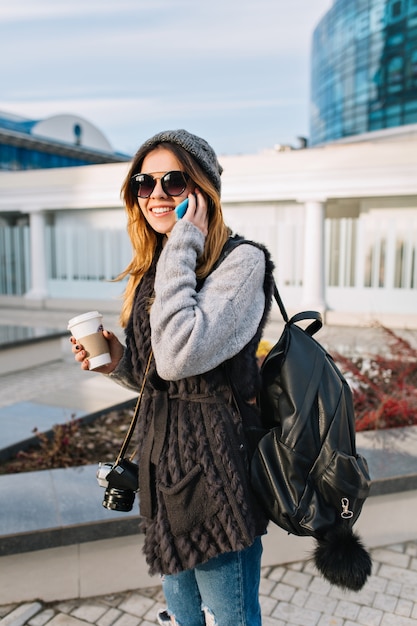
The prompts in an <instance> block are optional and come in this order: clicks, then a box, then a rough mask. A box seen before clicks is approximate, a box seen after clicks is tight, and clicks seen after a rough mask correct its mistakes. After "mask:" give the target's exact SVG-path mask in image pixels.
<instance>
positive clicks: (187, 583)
mask: <svg viewBox="0 0 417 626" xmlns="http://www.w3.org/2000/svg"><path fill="white" fill-rule="evenodd" d="M261 556H262V542H261V538H260V537H257V538H256V539H255V542H254V543H253V544H252V545H251V546H250V547H249V548H246V549H245V550H242V551H239V552H228V553H226V554H222V555H220V556H218V557H216V558H214V559H211V560H210V561H208V562H207V563H203V564H202V565H198V566H197V567H196V568H194V569H191V570H186V571H185V572H181V573H179V574H173V575H170V576H164V577H163V579H162V587H163V591H164V595H165V599H166V602H167V611H164V612H162V613H161V614H160V616H159V623H160V624H175V625H176V626H205V625H206V624H207V625H209V626H261V623H262V619H261V609H260V605H259V582H260V576H261Z"/></svg>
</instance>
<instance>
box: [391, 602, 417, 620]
mask: <svg viewBox="0 0 417 626" xmlns="http://www.w3.org/2000/svg"><path fill="white" fill-rule="evenodd" d="M414 606H415V605H414V603H413V602H411V600H404V599H403V598H400V599H399V600H398V602H397V606H396V607H395V613H396V615H402V616H403V617H410V616H411V613H412V611H413V607H414ZM416 617H417V615H416Z"/></svg>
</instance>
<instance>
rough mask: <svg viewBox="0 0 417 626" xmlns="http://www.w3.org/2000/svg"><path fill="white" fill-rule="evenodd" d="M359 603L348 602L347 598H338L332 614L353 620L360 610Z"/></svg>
mask: <svg viewBox="0 0 417 626" xmlns="http://www.w3.org/2000/svg"><path fill="white" fill-rule="evenodd" d="M360 608H361V607H360V604H356V603H354V602H348V601H347V600H340V601H339V602H338V603H337V606H336V608H335V610H334V614H335V615H336V616H337V617H343V618H345V619H351V620H355V619H356V618H357V617H358V614H359V611H360Z"/></svg>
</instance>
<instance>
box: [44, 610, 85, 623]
mask: <svg viewBox="0 0 417 626" xmlns="http://www.w3.org/2000/svg"><path fill="white" fill-rule="evenodd" d="M48 626H89V623H88V622H84V621H83V620H81V619H77V618H76V617H71V615H66V614H65V613H58V615H55V617H53V618H52V619H51V621H50V622H48Z"/></svg>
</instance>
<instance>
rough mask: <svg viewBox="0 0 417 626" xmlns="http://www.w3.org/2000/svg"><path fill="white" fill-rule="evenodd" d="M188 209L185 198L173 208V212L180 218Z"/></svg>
mask: <svg viewBox="0 0 417 626" xmlns="http://www.w3.org/2000/svg"><path fill="white" fill-rule="evenodd" d="M187 209H188V198H186V199H185V200H183V201H182V202H181V204H179V205H178V206H177V207H176V208H175V213H176V215H177V218H178V219H179V220H180V219H181V218H182V217H184V215H185V212H186V211H187Z"/></svg>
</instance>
